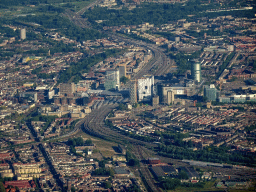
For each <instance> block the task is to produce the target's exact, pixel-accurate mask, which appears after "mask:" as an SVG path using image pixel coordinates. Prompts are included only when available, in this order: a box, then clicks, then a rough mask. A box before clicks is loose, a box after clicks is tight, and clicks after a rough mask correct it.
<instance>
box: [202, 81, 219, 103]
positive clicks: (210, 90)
mask: <svg viewBox="0 0 256 192" xmlns="http://www.w3.org/2000/svg"><path fill="white" fill-rule="evenodd" d="M204 96H205V97H206V98H207V100H209V101H216V99H217V89H216V88H215V86H214V84H211V85H210V86H208V85H206V86H204Z"/></svg>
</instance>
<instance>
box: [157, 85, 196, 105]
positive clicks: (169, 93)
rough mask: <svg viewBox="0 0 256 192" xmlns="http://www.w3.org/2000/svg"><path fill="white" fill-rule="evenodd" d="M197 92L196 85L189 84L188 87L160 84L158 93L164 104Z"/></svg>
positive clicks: (160, 100)
mask: <svg viewBox="0 0 256 192" xmlns="http://www.w3.org/2000/svg"><path fill="white" fill-rule="evenodd" d="M194 94H195V87H193V86H192V85H190V84H188V85H187V86H186V87H184V86H182V85H171V84H158V85H157V95H159V102H160V103H164V104H168V105H169V104H173V103H174V102H175V101H176V100H177V101H179V99H180V98H184V97H190V96H193V95H194Z"/></svg>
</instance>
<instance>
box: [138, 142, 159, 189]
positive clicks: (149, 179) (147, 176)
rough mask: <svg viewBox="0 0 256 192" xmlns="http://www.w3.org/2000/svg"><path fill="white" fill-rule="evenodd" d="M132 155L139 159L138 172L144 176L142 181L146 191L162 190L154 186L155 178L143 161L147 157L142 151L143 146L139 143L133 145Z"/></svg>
mask: <svg viewBox="0 0 256 192" xmlns="http://www.w3.org/2000/svg"><path fill="white" fill-rule="evenodd" d="M133 152H134V155H135V156H136V157H137V158H138V159H139V160H140V168H139V170H140V173H141V176H142V177H143V178H144V179H143V181H144V183H145V186H147V189H148V191H152V192H162V190H161V189H160V188H159V187H158V186H156V184H155V180H154V178H153V176H152V174H151V173H150V171H149V169H148V166H147V165H146V164H144V163H143V162H145V161H146V159H148V158H149V157H148V155H147V154H146V153H145V152H144V151H143V147H142V146H140V145H134V150H133Z"/></svg>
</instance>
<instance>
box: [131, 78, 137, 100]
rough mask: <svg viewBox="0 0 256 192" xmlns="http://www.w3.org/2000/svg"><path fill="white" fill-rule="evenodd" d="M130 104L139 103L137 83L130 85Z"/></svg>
mask: <svg viewBox="0 0 256 192" xmlns="http://www.w3.org/2000/svg"><path fill="white" fill-rule="evenodd" d="M129 91H130V102H131V103H132V104H134V103H137V81H131V84H130V90H129Z"/></svg>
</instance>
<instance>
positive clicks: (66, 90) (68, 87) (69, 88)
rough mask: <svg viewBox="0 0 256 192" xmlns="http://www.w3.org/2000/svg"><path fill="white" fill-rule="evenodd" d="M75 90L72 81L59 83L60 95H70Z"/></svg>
mask: <svg viewBox="0 0 256 192" xmlns="http://www.w3.org/2000/svg"><path fill="white" fill-rule="evenodd" d="M74 92H75V84H74V83H61V84H60V95H63V96H72V95H73V93H74Z"/></svg>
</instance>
